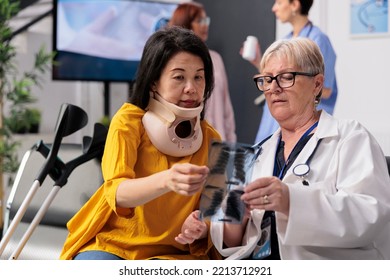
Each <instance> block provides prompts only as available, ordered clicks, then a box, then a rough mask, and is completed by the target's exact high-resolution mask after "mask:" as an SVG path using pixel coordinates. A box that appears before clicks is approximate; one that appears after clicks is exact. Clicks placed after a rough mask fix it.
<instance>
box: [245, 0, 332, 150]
mask: <svg viewBox="0 0 390 280" xmlns="http://www.w3.org/2000/svg"><path fill="white" fill-rule="evenodd" d="M312 5H313V0H275V4H274V5H273V6H272V12H274V13H275V16H276V18H277V19H278V20H280V21H281V22H282V23H290V24H291V27H292V31H291V32H290V33H289V34H287V36H286V37H285V38H287V39H291V38H294V37H306V38H309V39H311V40H313V41H314V42H316V43H317V45H318V46H319V47H320V49H321V53H322V55H323V57H324V62H325V81H324V88H323V90H322V98H321V103H320V104H319V105H318V109H324V110H325V111H326V112H328V113H329V114H331V115H332V114H333V112H334V108H335V105H336V100H337V94H338V90H337V81H336V74H335V65H336V53H335V51H334V49H333V47H332V44H331V42H330V40H329V37H328V36H327V35H326V34H325V33H324V32H322V31H321V30H320V28H318V27H317V26H315V25H313V23H312V22H311V21H310V20H309V11H310V8H311V7H312ZM260 59H261V51H260V47H259V48H258V52H257V57H256V58H255V59H254V60H253V61H251V63H252V64H253V65H254V66H255V67H256V68H258V69H259V62H260ZM259 72H260V73H261V72H262V69H259ZM278 127H279V125H278V123H277V122H276V121H275V119H274V118H273V117H272V116H271V113H270V110H269V108H268V107H267V106H266V105H264V106H263V114H262V117H261V122H260V125H259V129H258V132H257V135H256V140H255V143H257V142H259V141H262V140H263V139H265V138H266V137H268V136H270V135H271V134H272V133H274V132H275V130H276V129H277V128H278Z"/></svg>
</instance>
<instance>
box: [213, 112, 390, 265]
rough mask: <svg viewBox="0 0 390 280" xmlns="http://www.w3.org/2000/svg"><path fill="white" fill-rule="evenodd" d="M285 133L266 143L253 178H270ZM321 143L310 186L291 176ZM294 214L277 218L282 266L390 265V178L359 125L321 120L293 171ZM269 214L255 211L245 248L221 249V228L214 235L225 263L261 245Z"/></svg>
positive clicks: (290, 183) (290, 180) (289, 180)
mask: <svg viewBox="0 0 390 280" xmlns="http://www.w3.org/2000/svg"><path fill="white" fill-rule="evenodd" d="M279 135H280V130H277V131H276V133H274V135H273V136H272V137H271V138H270V139H269V140H268V141H266V142H265V143H264V144H263V146H262V147H263V150H262V153H261V154H260V156H259V157H258V160H257V161H256V163H255V166H254V169H253V175H252V178H253V179H255V178H259V177H263V176H272V173H273V166H274V161H275V153H276V148H277V144H278V138H279ZM319 139H322V141H321V143H320V144H319V146H318V148H317V150H316V151H315V153H314V155H313V157H312V160H311V161H310V164H309V166H310V172H309V174H308V177H307V179H308V181H309V182H310V185H309V186H304V185H303V184H302V180H301V178H299V177H298V176H296V175H294V174H293V169H294V166H296V165H297V164H301V163H305V162H306V161H307V159H308V158H309V157H310V155H311V154H312V153H313V151H314V149H315V147H316V146H317V143H318V141H319ZM283 182H284V183H286V184H287V186H288V188H289V192H290V213H289V216H288V217H287V216H285V215H284V214H281V213H276V224H277V232H278V238H279V248H280V255H281V258H282V259H304V260H308V259H390V177H389V175H388V170H387V164H386V160H385V157H384V154H383V152H382V150H381V148H380V146H379V145H378V143H377V142H376V140H375V139H374V138H373V136H372V135H371V134H370V133H369V132H368V131H367V130H366V129H365V128H364V127H363V126H362V125H361V124H359V123H358V122H357V121H353V120H336V119H335V118H333V117H332V116H330V115H329V114H328V113H326V112H325V111H323V112H322V113H321V117H320V121H319V124H318V127H317V130H316V132H315V134H314V135H313V137H312V138H311V139H310V140H309V141H308V143H307V144H306V146H305V147H304V148H303V150H302V151H301V153H300V154H299V155H298V157H297V158H296V160H295V162H294V164H293V165H292V167H291V168H290V169H289V170H288V171H287V173H286V175H285V177H284V178H283ZM263 212H264V211H260V210H254V211H252V217H251V219H250V222H249V223H248V225H247V233H246V236H245V237H244V239H243V245H242V246H239V247H235V248H223V247H222V236H223V235H222V234H223V226H222V223H212V224H211V236H212V239H213V242H214V244H215V245H216V247H217V249H218V250H219V251H220V253H221V254H222V255H223V256H230V257H229V258H232V259H242V258H245V257H247V256H248V255H249V254H250V253H251V251H252V250H253V248H254V246H255V245H256V243H257V240H259V238H260V233H259V228H260V223H261V219H262V216H263Z"/></svg>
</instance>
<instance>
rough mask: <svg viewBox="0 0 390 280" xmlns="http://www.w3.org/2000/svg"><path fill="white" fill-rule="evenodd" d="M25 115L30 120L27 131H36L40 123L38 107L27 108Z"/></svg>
mask: <svg viewBox="0 0 390 280" xmlns="http://www.w3.org/2000/svg"><path fill="white" fill-rule="evenodd" d="M26 115H27V116H26V117H27V118H28V120H29V122H30V129H29V131H28V132H29V133H38V132H39V125H40V123H41V118H42V113H41V111H40V110H39V109H38V108H27V110H26Z"/></svg>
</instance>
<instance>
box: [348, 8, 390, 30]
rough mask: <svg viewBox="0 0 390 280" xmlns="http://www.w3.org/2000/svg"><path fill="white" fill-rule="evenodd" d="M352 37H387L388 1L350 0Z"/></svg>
mask: <svg viewBox="0 0 390 280" xmlns="http://www.w3.org/2000/svg"><path fill="white" fill-rule="evenodd" d="M350 34H351V36H352V37H370V36H388V35H389V12H388V0H350Z"/></svg>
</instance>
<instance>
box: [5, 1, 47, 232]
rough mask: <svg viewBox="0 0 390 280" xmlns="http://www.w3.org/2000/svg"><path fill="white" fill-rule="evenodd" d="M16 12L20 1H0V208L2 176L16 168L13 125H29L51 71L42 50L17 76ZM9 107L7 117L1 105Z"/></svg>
mask: <svg viewBox="0 0 390 280" xmlns="http://www.w3.org/2000/svg"><path fill="white" fill-rule="evenodd" d="M18 11H19V1H15V0H0V205H1V203H2V202H3V196H4V195H3V190H4V186H3V183H4V182H3V181H4V179H3V178H4V174H6V173H11V174H12V173H13V172H15V171H16V170H17V168H18V166H19V161H18V157H17V152H18V150H17V149H18V147H19V145H20V143H18V142H17V141H15V140H14V138H13V133H14V131H15V130H14V128H15V127H14V128H13V127H12V126H27V127H29V126H30V125H31V124H30V123H29V121H28V119H27V118H28V117H29V116H30V117H31V114H29V113H27V112H26V110H27V108H28V106H27V104H30V103H32V102H34V101H35V99H34V98H33V96H32V89H33V87H35V86H41V82H42V80H41V76H42V74H44V73H45V72H46V71H48V70H49V69H50V64H51V62H52V61H53V57H54V54H53V53H52V52H50V53H49V52H46V50H45V48H44V47H41V49H40V50H39V51H38V52H37V53H36V54H35V61H34V65H33V66H32V68H31V70H29V71H25V72H23V73H20V72H19V70H18V66H17V63H16V54H17V53H16V49H15V47H14V46H13V45H12V38H13V37H12V29H11V27H10V24H9V21H10V19H11V18H12V17H13V16H14V15H16V14H17V13H18ZM5 103H7V105H8V104H10V110H9V115H7V114H5V112H4V104H5ZM2 210H3V207H0V234H1V232H2V226H3V213H2Z"/></svg>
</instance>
